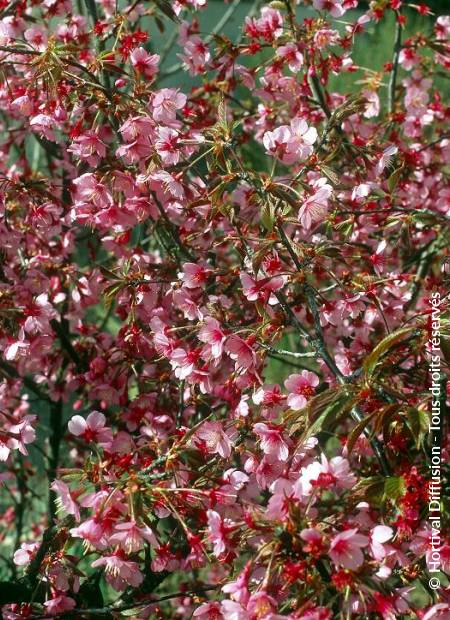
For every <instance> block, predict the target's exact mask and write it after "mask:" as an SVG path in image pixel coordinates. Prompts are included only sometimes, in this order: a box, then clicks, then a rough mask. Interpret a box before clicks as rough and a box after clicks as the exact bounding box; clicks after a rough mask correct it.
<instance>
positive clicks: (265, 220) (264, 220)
mask: <svg viewBox="0 0 450 620" xmlns="http://www.w3.org/2000/svg"><path fill="white" fill-rule="evenodd" d="M274 223H275V207H274V205H273V204H272V203H271V202H265V203H264V205H263V208H262V210H261V224H262V225H263V226H264V228H265V229H266V230H267V232H272V230H273V226H274Z"/></svg>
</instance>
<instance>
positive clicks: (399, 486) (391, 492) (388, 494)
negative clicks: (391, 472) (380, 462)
mask: <svg viewBox="0 0 450 620" xmlns="http://www.w3.org/2000/svg"><path fill="white" fill-rule="evenodd" d="M405 493H406V484H405V480H404V478H403V477H402V476H390V477H389V478H386V480H385V481H384V497H385V499H390V500H392V501H393V502H395V501H397V500H398V499H399V498H400V497H402V496H403V495H404V494H405Z"/></svg>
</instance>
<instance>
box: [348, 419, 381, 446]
mask: <svg viewBox="0 0 450 620" xmlns="http://www.w3.org/2000/svg"><path fill="white" fill-rule="evenodd" d="M375 415H376V413H372V414H370V415H369V416H367V417H365V418H363V419H362V420H361V421H360V422H358V424H357V425H356V426H355V428H354V429H353V430H352V431H351V433H350V434H349V436H348V439H347V444H346V448H347V452H348V454H350V453H351V452H352V450H353V448H354V447H355V443H356V442H357V441H358V439H359V437H360V435H361V434H362V433H363V432H364V430H365V428H366V427H367V426H368V424H370V421H371V420H372V418H373V417H374V416H375Z"/></svg>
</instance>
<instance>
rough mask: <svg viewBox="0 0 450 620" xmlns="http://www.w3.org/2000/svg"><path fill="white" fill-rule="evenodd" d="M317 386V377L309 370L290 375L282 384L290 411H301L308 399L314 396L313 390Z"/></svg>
mask: <svg viewBox="0 0 450 620" xmlns="http://www.w3.org/2000/svg"><path fill="white" fill-rule="evenodd" d="M318 385H319V377H318V376H317V375H316V374H314V373H313V372H310V371H309V370H302V372H301V373H300V374H292V375H289V377H288V378H287V379H286V381H285V382H284V387H285V388H286V389H287V390H288V392H289V395H288V399H287V403H288V405H289V407H291V408H292V409H296V410H299V409H303V407H304V406H305V405H306V403H307V402H308V399H309V398H310V397H311V396H313V395H314V388H315V387H317V386H318Z"/></svg>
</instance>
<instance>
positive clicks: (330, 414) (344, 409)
mask: <svg viewBox="0 0 450 620" xmlns="http://www.w3.org/2000/svg"><path fill="white" fill-rule="evenodd" d="M355 402H356V399H355V398H354V396H352V395H349V394H348V393H347V392H346V391H345V390H344V391H342V390H341V391H340V392H338V395H337V397H336V398H335V399H334V400H333V401H332V402H331V403H330V404H328V405H327V406H326V407H325V409H324V410H323V411H322V412H321V413H320V415H319V416H318V417H316V418H315V419H314V421H313V422H312V424H311V425H310V426H308V428H307V429H306V430H305V432H304V433H303V435H302V438H301V443H304V442H305V441H307V440H308V439H309V438H310V437H312V436H313V435H315V434H316V433H320V432H321V431H322V430H324V429H325V428H329V427H330V423H333V422H334V423H335V424H336V423H337V422H338V420H340V419H341V418H342V416H344V415H346V414H347V413H349V412H350V411H351V409H352V408H353V407H354V405H355ZM308 407H309V406H308ZM308 407H307V409H308Z"/></svg>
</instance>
